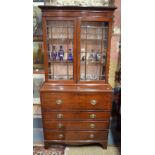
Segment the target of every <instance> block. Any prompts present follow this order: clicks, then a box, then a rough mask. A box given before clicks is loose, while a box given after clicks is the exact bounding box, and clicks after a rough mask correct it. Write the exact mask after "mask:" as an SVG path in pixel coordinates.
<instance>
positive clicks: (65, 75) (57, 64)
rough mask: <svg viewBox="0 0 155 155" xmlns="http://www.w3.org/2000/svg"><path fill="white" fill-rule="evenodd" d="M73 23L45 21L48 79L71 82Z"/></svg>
mask: <svg viewBox="0 0 155 155" xmlns="http://www.w3.org/2000/svg"><path fill="white" fill-rule="evenodd" d="M73 34H74V23H73V22H72V21H47V48H48V63H49V65H48V68H49V79H52V80H73V42H74V39H73V38H74V36H73Z"/></svg>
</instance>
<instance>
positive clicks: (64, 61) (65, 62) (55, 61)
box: [48, 60, 73, 64]
mask: <svg viewBox="0 0 155 155" xmlns="http://www.w3.org/2000/svg"><path fill="white" fill-rule="evenodd" d="M48 62H49V63H58V64H59V63H60V64H62V63H64V64H67V63H68V64H73V62H71V61H68V60H48Z"/></svg>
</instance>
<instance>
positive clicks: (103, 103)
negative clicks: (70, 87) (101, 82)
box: [41, 93, 111, 111]
mask: <svg viewBox="0 0 155 155" xmlns="http://www.w3.org/2000/svg"><path fill="white" fill-rule="evenodd" d="M41 96H42V97H41V100H42V108H43V109H44V110H49V111H50V110H57V109H59V110H70V109H72V110H73V109H75V110H108V111H109V110H111V95H109V94H108V93H98V94H97V93H78V94H76V93H43V95H41Z"/></svg>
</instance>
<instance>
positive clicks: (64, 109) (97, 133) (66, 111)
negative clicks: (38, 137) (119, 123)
mask: <svg viewBox="0 0 155 155" xmlns="http://www.w3.org/2000/svg"><path fill="white" fill-rule="evenodd" d="M111 102H112V94H111V93H106V92H104V93H101V92H100V93H96V92H95V93H93V92H88V93H86V92H83V93H82V92H80V93H78V92H41V107H42V117H43V127H44V139H45V141H48V142H56V143H62V142H63V143H66V144H67V143H69V144H74V143H78V144H79V143H80V144H86V143H88V144H89V143H93V142H97V143H102V144H104V145H106V141H107V137H108V128H109V119H110V114H111V104H112V103H111Z"/></svg>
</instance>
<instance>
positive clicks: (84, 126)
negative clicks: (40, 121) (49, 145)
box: [44, 121, 109, 130]
mask: <svg viewBox="0 0 155 155" xmlns="http://www.w3.org/2000/svg"><path fill="white" fill-rule="evenodd" d="M44 128H45V129H50V130H108V128H109V121H87V122H86V121H69V122H68V121H44Z"/></svg>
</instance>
